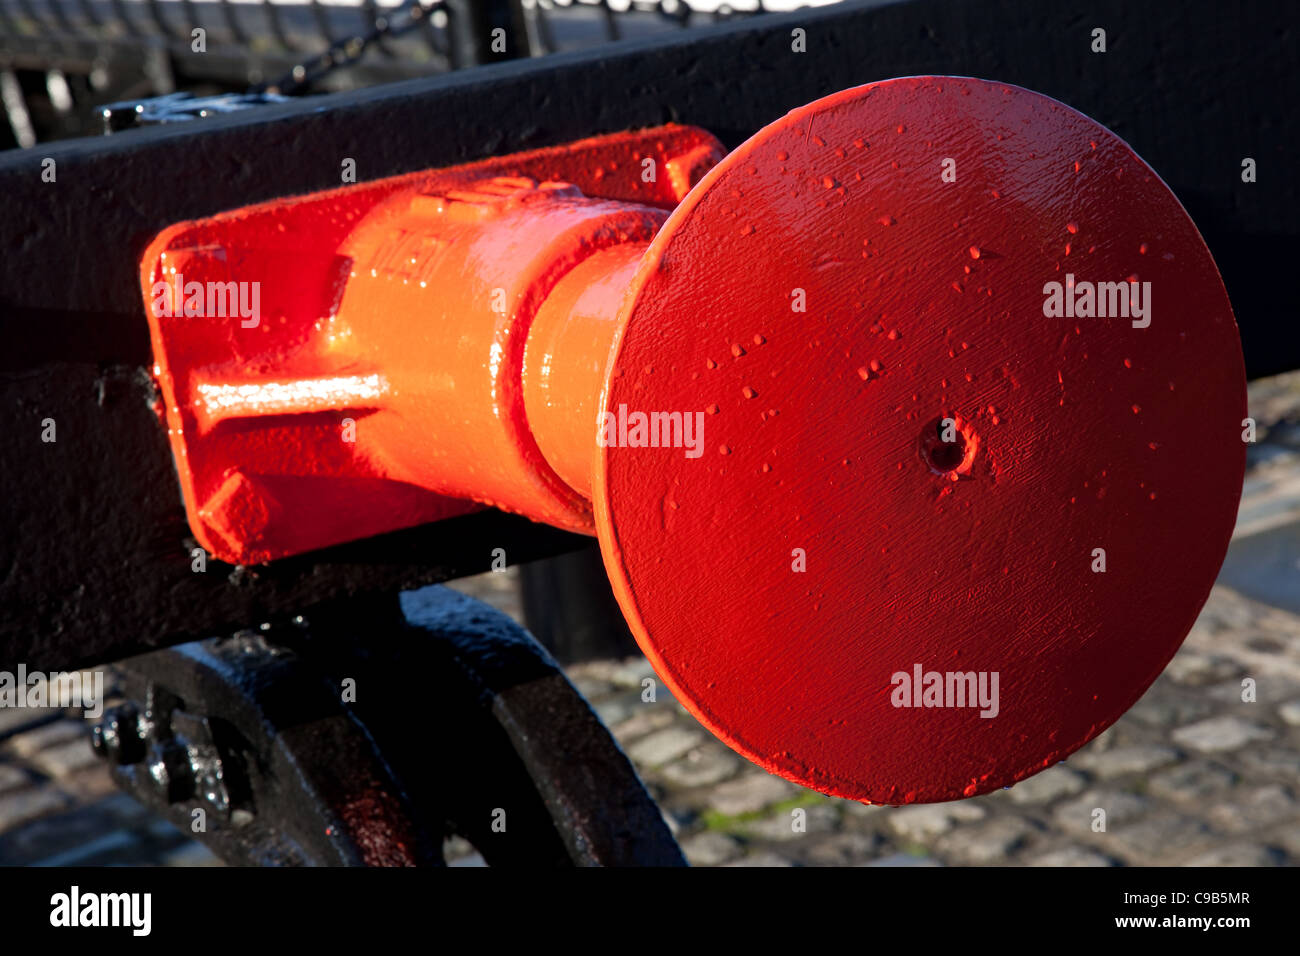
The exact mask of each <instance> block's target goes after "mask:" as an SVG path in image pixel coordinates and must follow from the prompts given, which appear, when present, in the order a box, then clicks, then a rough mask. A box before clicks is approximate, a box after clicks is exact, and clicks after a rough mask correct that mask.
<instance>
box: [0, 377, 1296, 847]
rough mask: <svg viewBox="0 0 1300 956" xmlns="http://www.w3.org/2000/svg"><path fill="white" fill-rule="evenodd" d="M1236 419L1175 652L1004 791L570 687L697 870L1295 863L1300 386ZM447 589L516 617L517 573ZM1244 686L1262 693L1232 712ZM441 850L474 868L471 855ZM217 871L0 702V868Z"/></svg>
mask: <svg viewBox="0 0 1300 956" xmlns="http://www.w3.org/2000/svg"><path fill="white" fill-rule="evenodd" d="M1250 408H1251V414H1252V415H1253V416H1254V417H1255V419H1256V420H1257V421H1258V422H1259V423H1260V435H1259V439H1260V440H1259V442H1258V443H1257V444H1255V445H1254V446H1251V447H1250V449H1249V460H1250V470H1249V472H1248V475H1247V482H1246V488H1245V493H1244V497H1243V501H1242V506H1241V511H1240V514H1239V517H1238V526H1237V532H1236V534H1235V536H1234V539H1233V544H1232V547H1231V549H1230V550H1229V555H1228V560H1227V563H1226V565H1225V567H1224V570H1223V573H1222V574H1221V575H1220V579H1219V584H1218V585H1217V586H1216V587H1215V589H1214V592H1213V594H1212V595H1211V597H1210V600H1209V602H1208V603H1207V605H1206V607H1205V609H1204V611H1203V612H1202V614H1201V616H1200V618H1199V620H1198V621H1197V623H1196V626H1195V628H1194V629H1193V631H1192V633H1191V635H1190V636H1189V637H1188V638H1187V641H1186V643H1185V644H1184V645H1183V647H1182V649H1181V650H1180V651H1179V653H1178V655H1177V656H1176V657H1175V658H1174V660H1173V661H1172V662H1171V663H1170V665H1169V667H1168V668H1167V669H1166V671H1165V673H1164V674H1163V675H1162V676H1161V677H1160V678H1159V679H1158V680H1157V681H1156V683H1155V684H1154V685H1153V686H1152V687H1151V689H1150V691H1148V693H1147V694H1146V696H1145V697H1143V698H1142V700H1141V701H1139V702H1138V703H1137V704H1136V705H1135V706H1134V707H1133V709H1132V710H1131V711H1130V712H1129V713H1128V714H1126V715H1125V716H1124V717H1123V718H1122V719H1121V720H1120V721H1119V722H1118V723H1117V724H1116V725H1115V726H1114V727H1112V728H1111V729H1110V730H1108V731H1107V732H1106V733H1105V734H1103V735H1102V736H1101V737H1099V738H1098V739H1097V740H1095V741H1093V742H1092V743H1091V744H1089V745H1088V746H1087V747H1085V748H1084V749H1083V750H1081V751H1079V752H1078V753H1077V754H1075V755H1073V756H1072V757H1071V758H1070V760H1069V761H1068V762H1066V763H1064V764H1061V765H1058V766H1056V767H1053V768H1052V769H1050V770H1047V771H1045V772H1043V773H1041V774H1038V775H1037V776H1035V777H1031V778H1030V779H1028V780H1026V781H1024V782H1023V783H1020V784H1018V785H1017V786H1016V787H1014V788H1012V789H1010V790H1004V791H998V792H996V793H993V794H989V795H986V796H984V797H977V798H975V799H971V800H964V801H960V802H957V803H948V804H931V805H923V806H913V807H903V808H898V809H894V808H889V807H869V806H864V805H862V804H858V803H853V802H851V801H845V800H838V799H833V798H828V797H823V796H821V795H820V794H817V793H814V792H812V791H809V790H805V789H803V788H801V787H798V786H795V785H793V784H790V783H787V782H786V781H784V780H782V779H780V778H778V777H773V776H771V775H769V774H767V773H764V772H762V771H761V770H759V769H757V768H756V767H754V766H753V765H751V764H749V763H748V762H747V761H745V760H744V759H742V758H740V757H737V756H736V755H734V754H733V753H731V751H729V750H728V749H727V748H726V747H724V746H723V745H722V744H720V743H718V742H717V741H716V740H715V739H714V738H713V737H712V736H711V735H710V734H709V733H708V732H707V731H705V730H704V729H703V728H701V727H700V726H699V724H697V723H696V722H695V720H694V719H693V718H691V717H690V716H689V715H688V714H687V713H686V712H685V710H684V709H683V708H682V707H681V706H680V705H679V704H677V702H675V701H674V700H673V699H672V697H671V695H670V694H669V693H668V692H667V691H666V690H665V689H664V688H663V686H662V685H659V686H658V688H657V693H656V700H655V701H654V702H653V703H648V702H645V701H643V700H642V686H643V685H642V681H643V679H644V678H647V677H653V676H654V674H653V671H652V670H651V669H650V667H649V666H648V665H647V663H646V662H645V661H644V660H643V659H641V658H631V659H626V660H602V661H590V662H586V663H583V664H580V665H576V666H574V667H572V668H570V671H569V673H570V677H571V678H572V679H573V681H574V683H576V684H577V686H578V687H579V688H580V689H581V690H582V691H583V693H584V694H586V695H587V696H588V699H589V700H591V702H592V705H593V706H594V707H595V709H596V710H597V712H598V713H599V714H600V716H601V717H602V718H603V719H604V721H605V723H606V724H607V725H608V726H609V727H610V728H611V729H612V730H613V733H614V735H615V736H616V737H617V738H618V740H619V742H620V744H621V745H622V746H623V748H624V749H625V750H626V752H627V754H628V755H629V756H630V757H631V759H632V761H633V762H634V763H635V764H636V766H637V768H638V770H639V771H640V772H641V774H642V777H643V778H644V779H645V781H646V783H647V785H648V786H649V788H650V790H651V792H652V793H653V794H654V796H655V798H656V799H657V800H658V801H659V803H660V805H661V806H662V807H663V810H664V815H665V818H666V819H667V820H668V822H669V825H670V826H671V827H672V829H673V830H674V831H675V833H676V834H677V837H678V840H679V841H680V842H681V844H682V848H683V849H684V851H685V852H686V855H687V857H688V859H689V860H690V861H691V862H692V863H694V864H696V865H704V866H717V865H723V866H792V865H808V866H822V865H868V866H937V865H984V864H1014V865H1020V864H1023V865H1029V866H1113V865H1184V864H1185V865H1193V866H1204V865H1208V866H1255V865H1263V866H1273V865H1288V864H1294V863H1297V862H1300V800H1298V799H1297V792H1298V791H1300V616H1297V615H1300V373H1293V374H1291V375H1287V376H1279V377H1278V378H1275V379H1270V380H1267V381H1264V382H1259V383H1256V384H1255V385H1253V386H1252V387H1251V396H1250ZM1189 520H1191V519H1189ZM457 586H458V587H459V588H460V589H461V590H464V591H466V592H468V593H472V594H474V595H476V596H478V597H480V598H482V599H484V600H487V601H489V602H490V603H493V604H495V605H497V606H498V607H501V608H502V609H503V610H505V611H506V612H507V613H510V614H512V615H513V616H515V617H518V616H519V602H518V595H517V588H516V582H515V576H514V575H513V574H511V573H506V574H495V575H484V576H482V577H480V578H477V579H467V580H465V581H462V582H458V583H457ZM1246 678H1251V679H1252V680H1253V681H1254V682H1255V696H1256V699H1255V700H1254V701H1250V702H1247V701H1243V700H1242V696H1243V693H1242V691H1243V681H1244V680H1245V679H1246ZM1099 808H1100V809H1102V810H1105V812H1106V829H1105V831H1104V832H1098V831H1095V830H1094V828H1093V821H1094V819H1095V811H1096V810H1097V809H1099ZM800 811H802V812H800ZM796 821H798V822H799V823H801V824H802V826H801V827H796ZM447 849H448V853H449V857H450V858H452V859H453V861H454V862H455V863H458V864H460V865H474V864H475V863H476V862H480V861H479V860H478V858H477V855H476V854H474V853H473V850H472V848H471V847H469V846H468V845H467V844H464V843H463V842H460V841H454V842H453V843H451V844H449V845H448V847H447ZM215 862H216V861H215V860H214V858H213V857H212V856H211V854H209V853H208V852H207V851H206V850H204V849H203V848H202V847H201V846H199V845H198V844H196V843H193V842H191V841H190V840H188V839H186V837H185V835H183V834H181V833H180V832H178V831H177V830H175V829H174V828H173V827H172V826H171V825H169V824H167V823H164V822H162V821H160V820H157V819H156V818H154V817H153V816H152V815H151V814H149V813H148V812H147V811H145V810H144V809H143V808H142V807H141V806H140V805H139V804H137V803H136V802H135V801H134V800H132V799H131V798H130V797H127V796H125V795H124V794H120V793H118V792H117V791H115V790H114V788H113V787H112V784H111V783H110V782H109V778H108V774H107V771H106V770H105V768H104V767H103V766H101V765H100V764H99V762H98V761H97V759H96V758H95V757H94V756H93V755H92V753H91V750H90V746H89V743H88V733H87V725H86V724H85V723H84V722H83V721H82V720H81V719H79V718H77V717H75V716H73V715H71V714H63V713H57V712H56V713H50V712H44V711H32V710H26V709H9V710H0V863H4V864H22V863H45V864H57V863H85V864H139V863H150V864H164V865H194V864H211V863H215Z"/></svg>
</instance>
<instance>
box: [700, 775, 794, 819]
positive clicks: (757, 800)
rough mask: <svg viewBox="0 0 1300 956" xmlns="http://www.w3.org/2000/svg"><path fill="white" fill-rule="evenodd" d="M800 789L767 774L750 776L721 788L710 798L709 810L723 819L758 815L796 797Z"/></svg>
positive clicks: (716, 789) (719, 786) (729, 782)
mask: <svg viewBox="0 0 1300 956" xmlns="http://www.w3.org/2000/svg"><path fill="white" fill-rule="evenodd" d="M800 792H802V791H801V788H799V787H797V786H795V785H794V784H792V783H790V781H788V780H784V779H782V778H781V777H776V776H773V775H772V774H768V773H751V774H746V775H745V776H743V777H737V778H736V779H735V780H728V781H727V782H726V783H721V784H718V786H717V787H716V788H714V790H713V793H711V794H710V795H709V806H710V807H712V808H713V809H714V810H716V811H717V812H718V813H721V814H723V815H724V816H729V817H734V816H739V815H740V814H742V813H757V812H758V811H759V810H762V809H763V808H765V807H770V806H771V805H772V804H774V803H780V802H781V801H782V800H788V799H790V798H791V797H793V796H796V795H797V794H799V793H800Z"/></svg>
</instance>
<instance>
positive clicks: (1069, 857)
mask: <svg viewBox="0 0 1300 956" xmlns="http://www.w3.org/2000/svg"><path fill="white" fill-rule="evenodd" d="M1029 866H1115V861H1114V860H1112V859H1111V858H1110V857H1108V856H1106V855H1105V854H1104V853H1098V852H1097V851H1096V850H1090V849H1088V848H1087V847H1082V846H1066V847H1062V848H1061V849H1059V850H1052V851H1051V852H1050V853H1044V854H1042V855H1041V856H1036V857H1034V858H1033V859H1032V860H1030V861H1029Z"/></svg>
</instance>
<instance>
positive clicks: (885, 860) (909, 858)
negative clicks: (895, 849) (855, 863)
mask: <svg viewBox="0 0 1300 956" xmlns="http://www.w3.org/2000/svg"><path fill="white" fill-rule="evenodd" d="M863 866H886V867H894V866H943V864H942V863H940V862H939V861H938V860H936V859H935V858H934V857H931V856H914V855H913V854H911V853H891V854H890V855H889V856H882V857H881V858H880V859H878V860H872V861H870V862H869V863H864V864H863Z"/></svg>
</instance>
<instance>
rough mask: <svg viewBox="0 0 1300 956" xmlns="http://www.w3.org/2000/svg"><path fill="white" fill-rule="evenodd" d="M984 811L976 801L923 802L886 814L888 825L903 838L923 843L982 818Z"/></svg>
mask: <svg viewBox="0 0 1300 956" xmlns="http://www.w3.org/2000/svg"><path fill="white" fill-rule="evenodd" d="M986 814H987V811H986V810H985V809H984V808H983V807H982V806H980V805H979V804H975V803H923V804H918V805H917V806H914V807H901V808H899V809H897V810H895V811H894V812H893V813H891V814H890V816H889V826H890V827H891V828H892V829H893V831H894V832H895V833H897V834H898V835H899V836H900V837H902V838H903V839H905V840H912V841H914V842H916V843H923V842H925V841H927V840H931V839H933V838H934V837H937V836H942V835H943V834H945V833H947V832H948V831H949V830H951V829H952V828H953V827H955V826H957V825H958V824H959V823H973V822H975V821H976V820H983V819H984V817H985V815H986Z"/></svg>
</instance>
